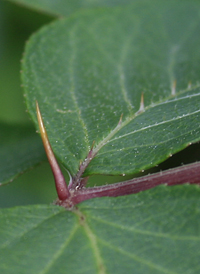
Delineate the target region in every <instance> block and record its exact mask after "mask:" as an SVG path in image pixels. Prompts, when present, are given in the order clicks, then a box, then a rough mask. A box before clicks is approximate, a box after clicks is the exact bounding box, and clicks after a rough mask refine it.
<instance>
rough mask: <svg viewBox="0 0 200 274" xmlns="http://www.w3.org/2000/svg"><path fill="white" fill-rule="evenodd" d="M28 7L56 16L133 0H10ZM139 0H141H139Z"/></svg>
mask: <svg viewBox="0 0 200 274" xmlns="http://www.w3.org/2000/svg"><path fill="white" fill-rule="evenodd" d="M10 1H11V2H15V3H18V4H20V5H21V4H22V5H24V6H26V7H28V8H31V9H35V10H38V11H41V12H45V13H49V14H53V15H56V16H59V15H64V16H68V15H69V14H71V13H73V12H75V11H77V10H80V9H81V10H82V9H88V8H89V9H91V8H96V7H97V8H101V7H113V6H118V5H125V4H129V3H132V2H133V0H114V1H113V0H89V1H88V0H78V1H77V0H76V1H74V0H67V1H66V0H48V1H46V0H10ZM134 1H135V0H134ZM140 1H141V0H140Z"/></svg>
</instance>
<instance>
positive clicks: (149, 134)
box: [23, 1, 200, 175]
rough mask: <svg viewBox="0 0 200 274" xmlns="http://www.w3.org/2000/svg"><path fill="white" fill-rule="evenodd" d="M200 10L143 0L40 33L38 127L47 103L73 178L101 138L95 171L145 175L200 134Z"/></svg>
mask: <svg viewBox="0 0 200 274" xmlns="http://www.w3.org/2000/svg"><path fill="white" fill-rule="evenodd" d="M199 9H200V5H199V4H198V3H196V2H195V1H194V2H191V1H190V3H187V2H182V1H180V2H179V1H175V2H174V1H167V2H165V3H163V2H162V3H161V2H160V1H151V2H150V3H149V4H148V3H145V4H144V3H143V2H139V3H135V4H134V5H132V6H130V7H128V8H115V9H114V8H113V9H112V10H111V9H104V10H97V11H95V12H94V11H92V12H86V13H82V14H80V13H79V14H78V15H77V16H74V17H72V18H69V19H65V20H60V21H57V22H55V23H53V24H51V25H49V26H47V27H45V28H43V29H42V30H41V31H39V32H38V33H37V34H36V35H34V36H33V37H32V38H31V40H30V41H29V43H28V45H27V47H26V54H25V58H24V63H23V82H24V86H25V92H26V96H27V105H28V109H29V111H30V114H31V116H32V118H33V120H34V121H35V123H36V124H37V121H36V115H35V100H38V101H39V105H40V108H41V112H42V115H43V118H44V123H45V125H46V128H47V132H48V134H49V138H50V141H51V144H52V147H53V149H54V151H55V153H56V155H57V156H58V157H59V158H60V160H61V161H62V163H64V165H65V166H66V167H67V168H68V169H69V170H70V172H71V173H72V175H74V174H76V173H77V170H78V169H79V164H80V162H82V161H84V159H85V158H86V157H87V155H88V152H89V150H90V147H91V145H92V143H93V141H95V146H94V151H95V152H97V155H96V157H95V158H94V160H92V161H91V163H90V164H89V167H88V168H87V169H86V171H85V175H90V174H97V173H99V174H101V173H103V174H131V173H136V172H138V171H140V170H143V169H147V168H149V167H151V166H154V165H156V164H158V163H160V162H161V161H163V160H165V159H166V158H167V157H169V156H170V155H171V154H173V153H175V152H177V151H179V150H181V149H183V148H185V147H186V146H188V145H189V144H190V143H192V142H196V141H198V140H200V127H199V120H200V108H199V106H200V103H199V102H200V88H199V79H200V77H199V75H200V66H199V62H200V51H199V44H200V36H199V33H200V18H199ZM177 18H178V20H177ZM175 81H176V83H177V85H176V91H175V89H174V88H173V84H174V82H175ZM142 93H144V104H145V111H144V112H138V110H139V108H140V101H141V94H142ZM174 93H175V94H174ZM122 114H123V118H122V122H121V123H120V124H119V125H118V122H119V120H120V117H121V115H122Z"/></svg>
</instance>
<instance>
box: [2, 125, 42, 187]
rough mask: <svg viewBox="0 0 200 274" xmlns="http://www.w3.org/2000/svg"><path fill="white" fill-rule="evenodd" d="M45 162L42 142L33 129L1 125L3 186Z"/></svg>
mask: <svg viewBox="0 0 200 274" xmlns="http://www.w3.org/2000/svg"><path fill="white" fill-rule="evenodd" d="M44 160H46V156H45V152H44V149H43V146H42V142H41V140H40V138H39V136H38V135H37V134H36V133H35V129H34V128H33V127H30V126H22V125H17V124H16V125H7V124H4V123H0V183H1V184H3V183H7V182H9V181H11V180H13V179H14V178H15V177H16V176H17V175H19V174H21V173H22V172H24V171H25V170H27V169H28V168H31V167H33V166H34V165H36V164H38V163H39V162H41V161H44Z"/></svg>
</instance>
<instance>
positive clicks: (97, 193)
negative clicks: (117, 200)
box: [57, 162, 200, 207]
mask: <svg viewBox="0 0 200 274" xmlns="http://www.w3.org/2000/svg"><path fill="white" fill-rule="evenodd" d="M184 183H190V184H199V183H200V162H197V163H193V164H189V165H185V166H181V167H178V168H174V169H169V170H166V171H163V172H162V171H161V172H159V173H155V174H151V175H147V176H143V177H140V178H135V179H132V180H129V181H124V182H120V183H115V184H110V185H104V186H100V187H91V188H83V189H78V190H76V191H73V192H71V197H70V199H68V200H66V201H63V202H58V203H57V204H59V205H61V206H64V207H71V206H72V205H76V204H78V203H80V202H83V201H85V200H88V199H92V198H97V197H105V196H108V197H117V196H123V195H129V194H133V193H138V192H140V191H144V190H147V189H150V188H153V187H155V186H158V185H161V184H166V185H168V186H172V185H178V184H184ZM69 205H70V206H69Z"/></svg>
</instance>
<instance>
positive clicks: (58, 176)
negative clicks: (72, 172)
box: [36, 101, 70, 201]
mask: <svg viewBox="0 0 200 274" xmlns="http://www.w3.org/2000/svg"><path fill="white" fill-rule="evenodd" d="M36 111H37V119H38V124H39V128H40V134H41V138H42V142H43V145H44V149H45V151H46V154H47V158H48V161H49V164H50V166H51V170H52V172H53V175H54V179H55V185H56V190H57V194H58V198H59V199H60V200H61V201H64V200H66V199H67V198H69V196H70V193H69V190H68V187H67V185H66V182H65V178H64V176H63V174H62V172H61V169H60V167H59V165H58V162H57V160H56V158H55V155H54V153H53V150H52V148H51V145H50V142H49V139H48V136H47V132H46V129H45V126H44V122H43V119H42V115H41V112H40V109H39V105H38V102H37V101H36Z"/></svg>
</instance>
